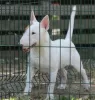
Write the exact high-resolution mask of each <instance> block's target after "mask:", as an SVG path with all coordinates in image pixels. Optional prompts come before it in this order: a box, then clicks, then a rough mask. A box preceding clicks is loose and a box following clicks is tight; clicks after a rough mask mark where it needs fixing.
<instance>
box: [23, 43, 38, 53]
mask: <svg viewBox="0 0 95 100" xmlns="http://www.w3.org/2000/svg"><path fill="white" fill-rule="evenodd" d="M35 46H36V43H34V44H33V45H31V46H29V47H28V48H27V47H23V52H25V53H26V52H29V51H30V49H31V48H33V47H35Z"/></svg>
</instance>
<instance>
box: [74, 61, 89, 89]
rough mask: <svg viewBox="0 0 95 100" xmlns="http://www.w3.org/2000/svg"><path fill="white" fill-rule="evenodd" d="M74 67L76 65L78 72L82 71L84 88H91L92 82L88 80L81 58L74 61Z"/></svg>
mask: <svg viewBox="0 0 95 100" xmlns="http://www.w3.org/2000/svg"><path fill="white" fill-rule="evenodd" d="M73 67H74V68H75V69H76V70H77V71H78V72H80V74H81V75H82V78H83V86H84V88H85V89H86V90H89V88H90V84H89V80H88V77H87V74H86V71H85V69H84V68H83V64H82V62H80V60H77V62H76V63H74V65H73Z"/></svg>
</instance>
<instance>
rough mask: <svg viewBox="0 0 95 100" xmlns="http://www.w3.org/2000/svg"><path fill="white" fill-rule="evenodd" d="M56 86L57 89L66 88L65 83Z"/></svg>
mask: <svg viewBox="0 0 95 100" xmlns="http://www.w3.org/2000/svg"><path fill="white" fill-rule="evenodd" d="M57 88H58V89H65V88H66V84H60V85H59V86H58V87H57Z"/></svg>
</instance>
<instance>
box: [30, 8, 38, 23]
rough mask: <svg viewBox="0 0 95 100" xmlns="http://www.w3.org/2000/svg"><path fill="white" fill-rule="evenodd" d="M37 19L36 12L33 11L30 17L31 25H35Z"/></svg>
mask: <svg viewBox="0 0 95 100" xmlns="http://www.w3.org/2000/svg"><path fill="white" fill-rule="evenodd" d="M36 21H37V20H36V17H35V15H34V11H33V10H32V11H31V16H30V24H33V22H36Z"/></svg>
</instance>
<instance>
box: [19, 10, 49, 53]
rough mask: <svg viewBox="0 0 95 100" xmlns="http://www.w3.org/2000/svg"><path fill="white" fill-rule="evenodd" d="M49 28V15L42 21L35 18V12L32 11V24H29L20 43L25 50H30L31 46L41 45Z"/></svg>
mask: <svg viewBox="0 0 95 100" xmlns="http://www.w3.org/2000/svg"><path fill="white" fill-rule="evenodd" d="M48 29H49V17H48V15H46V16H45V17H44V18H43V19H42V20H41V22H38V21H37V20H36V18H35V15H34V12H33V11H32V12H31V17H30V25H28V26H27V28H26V29H25V32H24V34H23V36H22V37H21V39H20V44H21V45H22V47H23V51H25V52H28V51H29V50H30V49H31V48H33V47H35V46H39V45H41V43H42V42H43V40H44V39H45V36H46V32H47V30H48Z"/></svg>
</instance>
